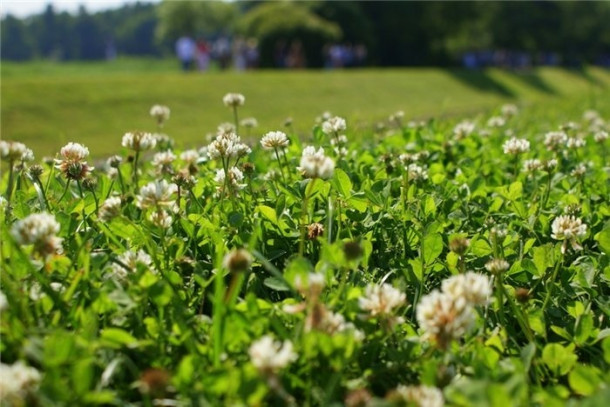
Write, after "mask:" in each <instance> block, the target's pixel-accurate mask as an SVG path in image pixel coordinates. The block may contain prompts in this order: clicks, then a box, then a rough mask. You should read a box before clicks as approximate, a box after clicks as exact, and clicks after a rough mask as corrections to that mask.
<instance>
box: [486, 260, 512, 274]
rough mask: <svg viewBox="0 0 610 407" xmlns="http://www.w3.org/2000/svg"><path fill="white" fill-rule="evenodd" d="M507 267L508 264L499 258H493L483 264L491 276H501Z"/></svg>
mask: <svg viewBox="0 0 610 407" xmlns="http://www.w3.org/2000/svg"><path fill="white" fill-rule="evenodd" d="M508 267H509V264H508V262H507V261H506V260H504V259H500V258H494V259H491V260H490V261H488V262H487V263H485V268H486V269H487V271H489V272H490V273H491V274H493V275H497V274H502V273H503V272H505V271H506V270H508Z"/></svg>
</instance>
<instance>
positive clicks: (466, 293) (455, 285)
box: [441, 271, 491, 305]
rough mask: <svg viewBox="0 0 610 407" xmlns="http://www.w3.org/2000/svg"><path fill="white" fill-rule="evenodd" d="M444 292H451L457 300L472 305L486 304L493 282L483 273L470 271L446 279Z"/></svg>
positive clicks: (443, 284)
mask: <svg viewBox="0 0 610 407" xmlns="http://www.w3.org/2000/svg"><path fill="white" fill-rule="evenodd" d="M441 287H442V291H443V293H447V294H450V295H451V296H452V297H453V298H454V299H456V301H465V302H466V303H468V304H472V305H486V304H487V303H488V302H489V299H490V296H491V283H490V281H489V278H488V277H487V276H485V275H483V274H478V273H474V272H472V271H469V272H467V273H464V274H458V275H455V276H452V277H449V278H448V279H446V280H444V281H443V283H442V286H441Z"/></svg>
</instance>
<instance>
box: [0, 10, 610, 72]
mask: <svg viewBox="0 0 610 407" xmlns="http://www.w3.org/2000/svg"><path fill="white" fill-rule="evenodd" d="M79 4H81V3H79V2H78V1H77V0H75V1H70V0H56V1H49V2H48V4H47V5H46V6H45V2H43V1H38V0H29V1H28V0H18V1H17V0H11V1H3V2H2V44H1V46H2V59H3V60H4V61H28V60H40V59H44V60H52V61H72V60H108V61H112V60H114V59H116V58H120V57H154V58H159V59H162V58H171V57H174V58H175V57H176V56H177V53H179V52H186V53H187V54H188V53H189V52H190V51H189V49H188V48H189V47H192V48H193V52H192V54H193V57H192V61H190V62H189V63H188V64H186V65H181V66H183V67H184V68H185V69H192V70H197V69H199V70H207V69H229V68H232V69H237V70H242V69H255V68H278V69H286V68H323V67H324V68H329V69H332V68H352V67H362V66H443V67H446V66H464V67H467V68H481V67H488V66H500V67H510V68H518V69H522V68H528V67H531V66H541V65H552V66H556V65H558V66H570V67H578V66H582V65H583V64H596V65H602V66H606V67H607V66H610V23H609V21H610V2H588V1H587V2H584V1H574V2H564V1H562V2H550V1H528V2H496V1H484V2H432V1H428V2H414V1H413V2H412V1H410V2H398V1H394V2H390V1H362V2H347V1H298V2H297V1H189V2H184V1H161V2H159V1H155V2H133V1H125V2H121V1H120V0H97V1H92V0H87V1H84V2H82V5H80V6H79ZM121 4H123V5H121ZM180 39H183V40H184V39H188V40H190V41H192V43H187V42H186V41H182V43H181V44H182V48H180V46H179V45H178V41H179V40H180Z"/></svg>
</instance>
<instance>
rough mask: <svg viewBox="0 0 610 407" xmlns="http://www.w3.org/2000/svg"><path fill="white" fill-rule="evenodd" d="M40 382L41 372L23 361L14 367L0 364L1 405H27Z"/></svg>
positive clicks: (13, 365)
mask: <svg viewBox="0 0 610 407" xmlns="http://www.w3.org/2000/svg"><path fill="white" fill-rule="evenodd" d="M40 380H41V377H40V372H38V370H36V369H34V368H33V367H29V366H26V365H25V364H24V363H23V362H21V361H18V362H16V363H14V364H12V365H5V364H4V363H0V404H2V405H3V406H4V405H7V406H22V405H26V404H25V403H26V399H27V397H28V395H29V394H31V393H32V392H34V391H36V389H37V388H38V385H39V384H40ZM5 403H6V404H5Z"/></svg>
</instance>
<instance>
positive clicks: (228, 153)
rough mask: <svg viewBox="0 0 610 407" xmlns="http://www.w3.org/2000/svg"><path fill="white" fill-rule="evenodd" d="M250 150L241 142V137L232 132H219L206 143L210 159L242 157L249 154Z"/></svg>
mask: <svg viewBox="0 0 610 407" xmlns="http://www.w3.org/2000/svg"><path fill="white" fill-rule="evenodd" d="M251 152H252V150H251V149H250V147H248V146H247V145H245V144H243V143H242V142H241V138H240V137H239V136H238V135H237V134H235V133H233V132H230V133H223V134H219V135H218V136H217V137H216V139H215V140H214V141H212V142H211V143H210V144H209V145H208V156H209V157H210V158H211V159H212V160H216V159H218V158H231V157H243V156H246V155H248V154H250V153H251Z"/></svg>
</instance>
